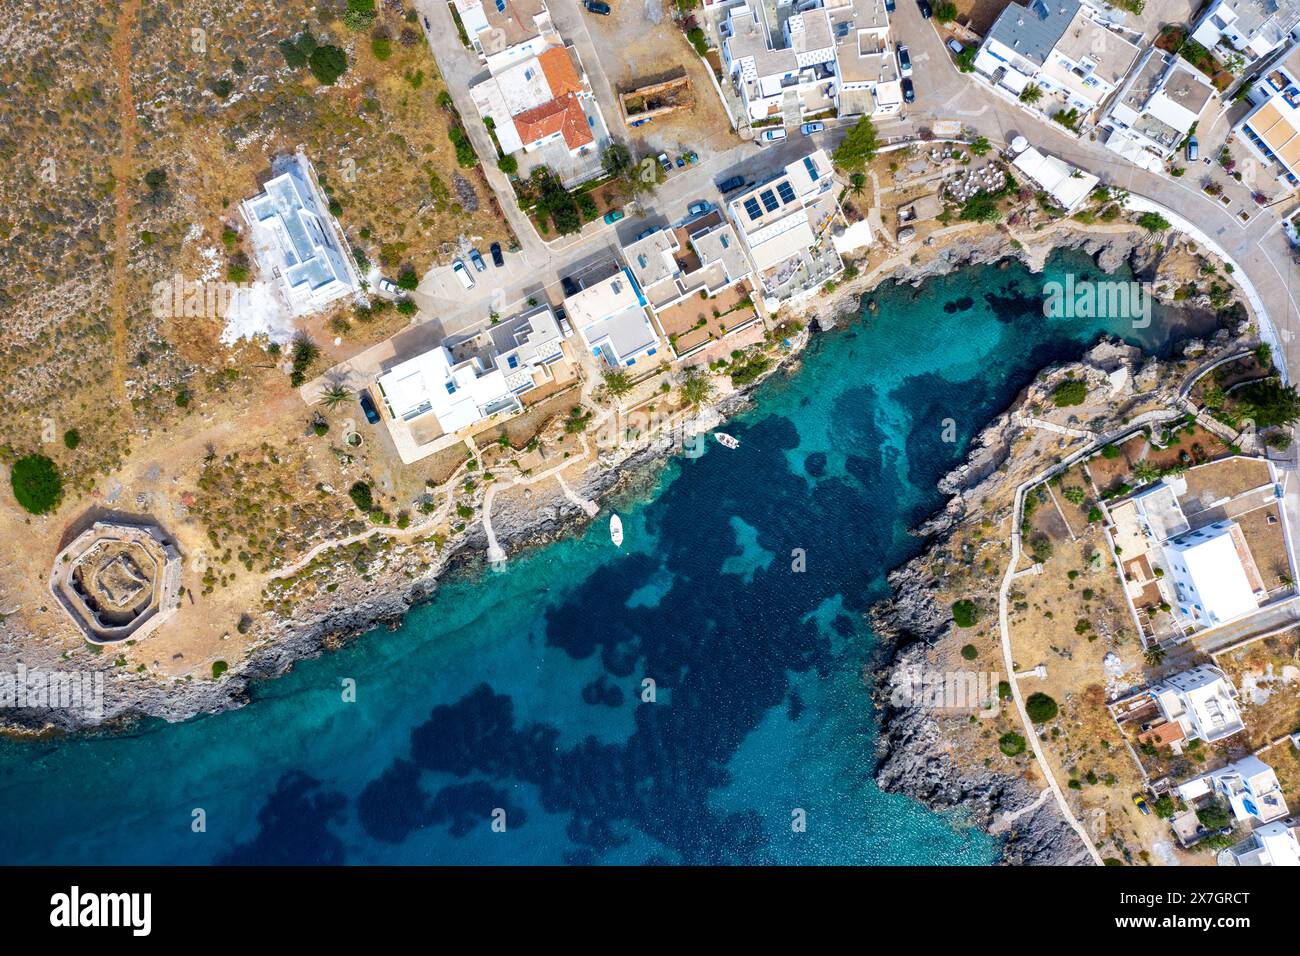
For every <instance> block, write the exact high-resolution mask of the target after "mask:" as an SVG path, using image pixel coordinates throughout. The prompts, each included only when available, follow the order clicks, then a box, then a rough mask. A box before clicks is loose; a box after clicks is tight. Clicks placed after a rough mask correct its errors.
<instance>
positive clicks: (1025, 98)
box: [1020, 83, 1043, 103]
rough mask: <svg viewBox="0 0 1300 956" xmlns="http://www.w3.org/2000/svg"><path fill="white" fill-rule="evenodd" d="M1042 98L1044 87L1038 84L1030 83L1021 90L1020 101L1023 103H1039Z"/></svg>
mask: <svg viewBox="0 0 1300 956" xmlns="http://www.w3.org/2000/svg"><path fill="white" fill-rule="evenodd" d="M1042 98H1043V88H1042V87H1041V86H1036V85H1035V84H1033V83H1030V84H1029V85H1028V86H1026V87H1025V88H1024V89H1023V90H1021V91H1020V102H1022V103H1037V102H1038V101H1039V100H1040V99H1042Z"/></svg>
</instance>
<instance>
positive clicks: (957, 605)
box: [952, 598, 979, 627]
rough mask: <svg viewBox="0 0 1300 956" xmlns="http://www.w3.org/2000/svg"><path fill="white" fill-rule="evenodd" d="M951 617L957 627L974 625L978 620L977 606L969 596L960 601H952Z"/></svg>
mask: <svg viewBox="0 0 1300 956" xmlns="http://www.w3.org/2000/svg"><path fill="white" fill-rule="evenodd" d="M952 619H953V623H955V624H956V625H957V626H958V627H974V626H975V623H976V622H977V621H978V620H979V608H978V607H977V606H976V605H975V602H974V601H972V600H970V599H969V598H963V599H962V600H960V601H954V602H953V605H952Z"/></svg>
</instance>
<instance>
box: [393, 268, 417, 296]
mask: <svg viewBox="0 0 1300 956" xmlns="http://www.w3.org/2000/svg"><path fill="white" fill-rule="evenodd" d="M419 285H420V276H419V274H418V273H416V271H415V269H413V268H412V267H411V266H403V267H402V271H401V272H399V273H398V274H397V287H398V288H399V289H403V290H405V291H407V292H411V291H414V290H415V289H416V288H417V287H418V286H419Z"/></svg>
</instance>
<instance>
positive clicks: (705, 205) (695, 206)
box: [686, 199, 713, 219]
mask: <svg viewBox="0 0 1300 956" xmlns="http://www.w3.org/2000/svg"><path fill="white" fill-rule="evenodd" d="M712 208H713V204H712V203H709V202H706V201H704V200H703V199H701V200H700V201H699V202H693V203H691V204H690V205H689V206H687V207H686V215H688V216H690V217H691V218H692V219H694V218H695V217H696V216H703V215H704V214H705V213H706V212H708V211H709V210H710V209H712Z"/></svg>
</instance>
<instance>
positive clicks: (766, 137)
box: [758, 126, 785, 146]
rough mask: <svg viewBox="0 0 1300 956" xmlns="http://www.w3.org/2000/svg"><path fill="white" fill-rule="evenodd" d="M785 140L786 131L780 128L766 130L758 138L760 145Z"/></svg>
mask: <svg viewBox="0 0 1300 956" xmlns="http://www.w3.org/2000/svg"><path fill="white" fill-rule="evenodd" d="M783 139H785V129H784V128H783V127H780V126H778V127H777V128H776V129H765V130H763V133H762V135H761V136H759V137H758V145H760V146H762V145H763V144H764V143H779V142H781V140H783Z"/></svg>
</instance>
